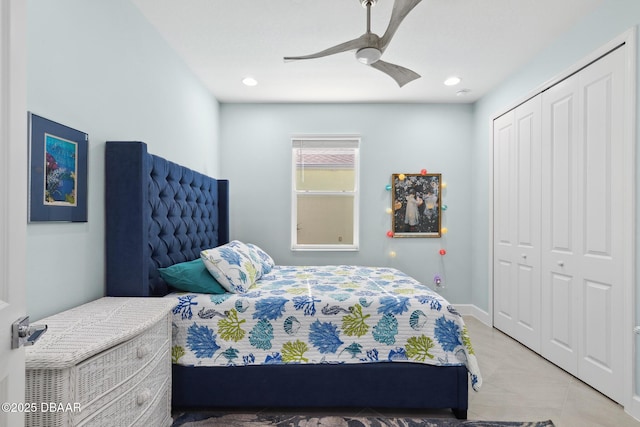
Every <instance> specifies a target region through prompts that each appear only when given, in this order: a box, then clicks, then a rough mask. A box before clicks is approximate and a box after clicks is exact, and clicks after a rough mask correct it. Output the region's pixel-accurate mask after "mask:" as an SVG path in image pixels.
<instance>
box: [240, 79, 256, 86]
mask: <svg viewBox="0 0 640 427" xmlns="http://www.w3.org/2000/svg"><path fill="white" fill-rule="evenodd" d="M242 83H244V85H245V86H255V85H257V84H258V81H257V80H256V79H254V78H253V77H245V78H244V79H242Z"/></svg>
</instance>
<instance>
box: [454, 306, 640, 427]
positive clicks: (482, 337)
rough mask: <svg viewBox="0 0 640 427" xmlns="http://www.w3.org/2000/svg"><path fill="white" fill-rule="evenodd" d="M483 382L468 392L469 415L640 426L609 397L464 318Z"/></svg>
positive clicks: (562, 425)
mask: <svg viewBox="0 0 640 427" xmlns="http://www.w3.org/2000/svg"><path fill="white" fill-rule="evenodd" d="M465 322H466V323H467V327H468V329H469V335H470V337H471V342H472V344H473V347H474V351H475V352H476V356H477V357H478V363H479V364H480V372H481V373H482V379H483V384H482V388H481V389H480V391H479V392H474V391H473V390H471V391H470V392H469V412H468V418H469V419H471V420H496V421H497V420H513V421H526V420H529V421H535V420H547V419H551V420H552V421H553V423H554V424H555V425H556V426H558V427H581V426H589V427H596V426H603V427H614V426H615V427H627V426H629V427H631V426H633V427H638V426H640V421H638V420H636V419H634V418H633V417H631V416H630V415H628V414H627V413H625V412H624V409H623V408H622V407H621V406H620V405H618V404H617V403H615V402H613V401H612V400H610V399H609V398H607V397H605V396H604V395H602V394H600V393H599V392H597V391H595V390H594V389H592V388H591V387H589V386H587V385H586V384H584V383H583V382H581V381H580V380H578V379H576V378H575V377H573V376H572V375H569V374H568V373H566V372H565V371H563V370H562V369H560V368H558V367H557V366H555V365H554V364H552V363H551V362H548V361H547V360H545V359H543V358H542V357H540V356H539V355H537V354H536V353H535V352H533V351H531V350H529V349H528V348H527V347H524V346H523V345H521V344H520V343H518V342H517V341H515V340H513V339H511V338H509V337H508V336H507V335H505V334H503V333H501V332H500V331H498V330H497V329H493V328H490V327H488V326H486V325H484V324H483V323H482V322H480V321H478V320H477V319H475V318H473V317H465Z"/></svg>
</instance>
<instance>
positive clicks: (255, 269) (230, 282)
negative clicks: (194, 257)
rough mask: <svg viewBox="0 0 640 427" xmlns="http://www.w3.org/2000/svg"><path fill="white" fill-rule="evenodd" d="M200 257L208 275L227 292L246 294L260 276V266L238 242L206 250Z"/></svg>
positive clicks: (248, 250) (246, 247) (246, 248)
mask: <svg viewBox="0 0 640 427" xmlns="http://www.w3.org/2000/svg"><path fill="white" fill-rule="evenodd" d="M254 256H255V254H254ZM200 257H201V258H202V261H204V265H205V267H207V270H208V271H209V273H210V274H211V275H212V276H213V278H214V279H216V280H217V281H218V283H220V285H222V287H223V288H225V289H226V290H227V291H228V292H232V293H235V294H243V293H246V292H248V291H249V288H251V287H252V286H253V285H254V284H255V283H256V280H258V279H259V278H260V276H262V265H261V264H259V263H257V262H256V261H254V259H253V257H252V254H251V249H250V248H249V247H248V246H247V245H246V244H244V243H242V242H240V241H238V240H233V241H231V242H229V243H227V244H226V245H222V246H218V247H217V248H212V249H206V250H204V251H202V252H200Z"/></svg>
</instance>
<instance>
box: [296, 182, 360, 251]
mask: <svg viewBox="0 0 640 427" xmlns="http://www.w3.org/2000/svg"><path fill="white" fill-rule="evenodd" d="M297 205H298V212H297V216H298V218H297V230H298V232H297V233H298V236H297V238H298V244H301V245H309V244H321V245H324V244H327V245H350V244H353V218H354V216H353V206H354V197H353V196H331V195H309V194H299V195H298V196H297Z"/></svg>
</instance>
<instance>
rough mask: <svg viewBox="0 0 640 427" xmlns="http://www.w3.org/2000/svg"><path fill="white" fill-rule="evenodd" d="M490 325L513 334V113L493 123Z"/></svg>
mask: <svg viewBox="0 0 640 427" xmlns="http://www.w3.org/2000/svg"><path fill="white" fill-rule="evenodd" d="M493 133H494V136H493V140H494V151H493V155H494V212H493V214H494V226H493V230H494V246H493V247H494V255H493V258H494V261H493V270H494V288H495V291H494V324H495V326H496V327H497V328H498V329H500V330H501V331H503V332H505V333H506V334H508V335H512V334H513V325H514V312H515V310H516V301H515V298H516V288H515V286H516V282H515V277H516V275H515V264H514V262H513V258H514V257H513V251H514V247H515V240H516V239H515V233H514V227H513V224H514V223H513V215H512V212H513V210H514V203H515V198H514V190H513V188H514V171H515V162H514V156H515V147H514V144H513V141H514V113H513V112H509V113H507V114H505V115H503V116H501V117H499V118H497V119H496V120H495V121H494V125H493Z"/></svg>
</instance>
